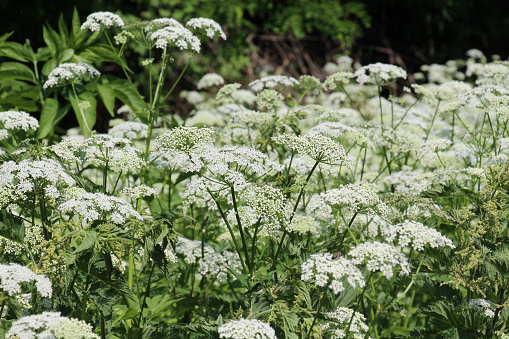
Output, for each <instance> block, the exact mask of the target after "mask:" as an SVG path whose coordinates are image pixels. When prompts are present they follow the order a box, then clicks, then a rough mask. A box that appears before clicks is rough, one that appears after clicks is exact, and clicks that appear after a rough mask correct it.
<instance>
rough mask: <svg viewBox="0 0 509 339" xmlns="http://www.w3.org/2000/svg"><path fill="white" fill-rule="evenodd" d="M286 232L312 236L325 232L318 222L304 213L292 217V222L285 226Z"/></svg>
mask: <svg viewBox="0 0 509 339" xmlns="http://www.w3.org/2000/svg"><path fill="white" fill-rule="evenodd" d="M286 230H287V231H289V232H295V233H298V234H301V235H304V234H308V233H309V234H312V235H314V236H319V235H321V234H324V232H325V229H324V227H323V226H322V224H321V223H320V222H318V221H317V220H316V219H315V218H313V217H312V216H311V215H308V214H304V213H297V214H295V215H294V216H293V219H292V222H291V223H290V224H289V225H287V226H286Z"/></svg>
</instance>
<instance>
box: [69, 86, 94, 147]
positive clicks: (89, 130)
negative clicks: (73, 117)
mask: <svg viewBox="0 0 509 339" xmlns="http://www.w3.org/2000/svg"><path fill="white" fill-rule="evenodd" d="M71 87H72V92H73V93H74V98H75V99H76V103H77V104H78V110H79V111H80V115H81V118H82V119H83V124H84V127H85V128H86V131H83V134H84V135H85V138H88V137H89V136H90V133H91V132H92V130H91V129H90V126H88V121H87V117H86V116H85V113H83V111H82V110H81V106H80V99H78V94H77V93H76V87H75V86H74V83H71Z"/></svg>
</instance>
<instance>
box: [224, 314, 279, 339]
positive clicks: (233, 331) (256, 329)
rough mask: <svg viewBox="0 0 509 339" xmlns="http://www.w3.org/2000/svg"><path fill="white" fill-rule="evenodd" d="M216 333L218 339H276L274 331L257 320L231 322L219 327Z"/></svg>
mask: <svg viewBox="0 0 509 339" xmlns="http://www.w3.org/2000/svg"><path fill="white" fill-rule="evenodd" d="M217 331H218V332H219V338H226V339H253V338H256V339H277V337H276V332H275V331H274V329H273V328H272V327H271V326H270V325H269V324H267V323H264V322H263V321H260V320H257V319H239V320H231V321H229V322H228V323H226V324H223V325H221V326H219V328H218V329H217Z"/></svg>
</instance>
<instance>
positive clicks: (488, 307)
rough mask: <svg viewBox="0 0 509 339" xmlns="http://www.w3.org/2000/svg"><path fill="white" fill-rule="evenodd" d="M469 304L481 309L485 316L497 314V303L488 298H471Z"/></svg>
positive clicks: (491, 316)
mask: <svg viewBox="0 0 509 339" xmlns="http://www.w3.org/2000/svg"><path fill="white" fill-rule="evenodd" d="M468 306H470V307H472V308H474V309H476V310H478V311H480V312H481V313H482V314H483V315H484V316H485V317H488V318H493V317H494V316H495V304H493V303H492V302H491V301H489V300H486V299H470V301H469V302H468Z"/></svg>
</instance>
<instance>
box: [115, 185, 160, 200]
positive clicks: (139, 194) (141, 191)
mask: <svg viewBox="0 0 509 339" xmlns="http://www.w3.org/2000/svg"><path fill="white" fill-rule="evenodd" d="M119 193H120V194H123V195H126V196H128V197H129V198H131V199H140V198H143V197H149V196H151V195H154V196H157V194H158V193H159V191H158V190H157V189H155V188H153V187H148V186H147V185H138V186H136V187H124V188H123V189H122V190H121V191H120V192H119Z"/></svg>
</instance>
